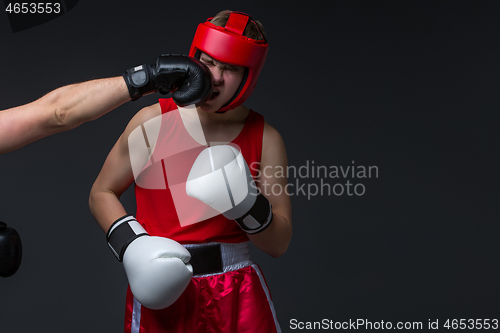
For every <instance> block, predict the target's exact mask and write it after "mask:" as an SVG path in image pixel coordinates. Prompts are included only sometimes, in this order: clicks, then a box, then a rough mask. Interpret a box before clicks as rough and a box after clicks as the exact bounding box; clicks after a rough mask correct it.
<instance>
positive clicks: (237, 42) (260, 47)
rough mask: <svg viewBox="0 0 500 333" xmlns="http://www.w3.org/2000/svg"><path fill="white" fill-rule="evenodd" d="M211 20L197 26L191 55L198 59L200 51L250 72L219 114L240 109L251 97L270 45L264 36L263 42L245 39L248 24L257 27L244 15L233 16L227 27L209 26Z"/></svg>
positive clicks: (230, 16)
mask: <svg viewBox="0 0 500 333" xmlns="http://www.w3.org/2000/svg"><path fill="white" fill-rule="evenodd" d="M211 19H213V17H211V18H209V19H207V21H206V22H204V23H200V24H199V25H198V29H197V30H196V33H195V35H194V39H193V43H192V44H191V49H190V50H189V55H190V56H191V57H198V58H199V56H200V55H199V53H200V51H201V52H204V53H206V54H208V55H209V56H210V57H212V58H214V59H215V60H217V61H219V62H224V63H228V64H231V65H236V66H243V67H246V69H247V70H246V72H245V77H244V78H243V82H242V83H241V85H240V87H239V89H238V91H237V92H236V94H235V95H234V96H233V98H232V99H231V100H230V101H229V102H228V103H227V104H226V105H224V106H223V107H222V108H221V109H220V110H219V111H218V112H225V111H227V110H231V109H234V108H236V107H237V106H239V105H241V104H242V103H243V102H244V101H245V100H246V99H247V98H248V97H249V96H250V95H251V94H252V92H253V90H254V89H255V86H256V84H257V79H258V78H259V74H260V71H261V70H262V67H263V66H264V62H265V61H266V56H267V51H268V49H269V45H268V44H267V41H266V39H265V37H264V34H262V32H261V34H262V38H263V39H262V40H255V39H252V38H248V37H245V36H243V31H244V30H245V27H246V25H247V23H248V22H249V21H250V22H251V23H253V24H255V25H256V26H257V24H256V23H255V22H254V21H253V20H252V19H251V17H250V16H249V15H247V14H245V13H240V12H232V13H231V14H230V15H229V19H228V20H227V23H226V26H225V27H219V26H216V25H215V24H213V23H210V20H211ZM257 28H259V27H258V26H257ZM259 30H260V29H259Z"/></svg>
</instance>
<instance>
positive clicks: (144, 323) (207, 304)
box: [125, 264, 281, 333]
mask: <svg viewBox="0 0 500 333" xmlns="http://www.w3.org/2000/svg"><path fill="white" fill-rule="evenodd" d="M125 332H127V333H164V332H178V333H194V332H221V333H222V332H224V333H250V332H251V333H273V332H278V333H279V332H281V330H280V327H279V324H278V321H277V319H276V313H275V311H274V307H273V302H272V300H271V295H270V293H269V289H268V288H267V284H266V282H265V280H264V276H263V275H262V272H261V271H260V268H259V267H258V265H257V264H252V265H250V266H247V267H243V268H240V269H238V270H234V271H229V272H226V273H221V274H217V275H209V276H204V277H193V278H192V280H191V283H190V284H189V285H188V287H187V288H186V290H185V291H184V293H183V294H182V295H181V297H180V298H179V299H178V300H177V301H176V302H175V303H174V304H172V305H171V306H170V307H168V308H166V309H163V310H151V309H148V308H145V307H143V306H141V304H140V303H139V302H137V301H136V300H135V299H134V296H133V295H132V293H131V291H130V288H128V291H127V306H126V311H125Z"/></svg>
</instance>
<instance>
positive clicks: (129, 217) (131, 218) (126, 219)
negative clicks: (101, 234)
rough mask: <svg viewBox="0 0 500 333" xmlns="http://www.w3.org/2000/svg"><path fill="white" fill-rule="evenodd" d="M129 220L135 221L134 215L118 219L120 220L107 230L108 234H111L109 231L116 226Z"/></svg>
mask: <svg viewBox="0 0 500 333" xmlns="http://www.w3.org/2000/svg"><path fill="white" fill-rule="evenodd" d="M131 220H134V221H135V217H133V216H127V217H125V218H123V219H122V220H120V222H118V223H116V224H115V225H114V226H113V228H111V230H109V231H108V235H111V233H112V232H113V230H115V229H116V228H117V227H118V226H120V225H122V224H123V223H125V222H128V221H131Z"/></svg>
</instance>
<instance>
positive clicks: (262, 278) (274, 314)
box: [252, 264, 281, 333]
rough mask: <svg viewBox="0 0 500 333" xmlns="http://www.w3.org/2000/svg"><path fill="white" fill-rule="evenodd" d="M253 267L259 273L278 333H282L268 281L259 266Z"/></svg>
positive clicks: (254, 265)
mask: <svg viewBox="0 0 500 333" xmlns="http://www.w3.org/2000/svg"><path fill="white" fill-rule="evenodd" d="M252 267H253V269H255V271H256V272H257V275H258V276H259V280H260V284H261V286H262V289H264V292H265V293H266V297H267V301H268V302H269V307H270V308H271V312H272V314H273V319H274V325H275V326H276V331H277V332H278V333H281V328H280V324H279V323H278V318H277V317H276V311H275V310H274V305H273V301H272V300H271V295H270V293H269V289H267V285H266V281H265V280H264V276H263V275H262V272H261V271H260V269H259V266H257V265H256V264H253V265H252Z"/></svg>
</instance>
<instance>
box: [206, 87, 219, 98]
mask: <svg viewBox="0 0 500 333" xmlns="http://www.w3.org/2000/svg"><path fill="white" fill-rule="evenodd" d="M219 95H220V91H218V90H217V89H214V91H213V92H212V95H211V96H210V98H209V99H208V100H209V101H211V100H213V99H216V98H217V96H219Z"/></svg>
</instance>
